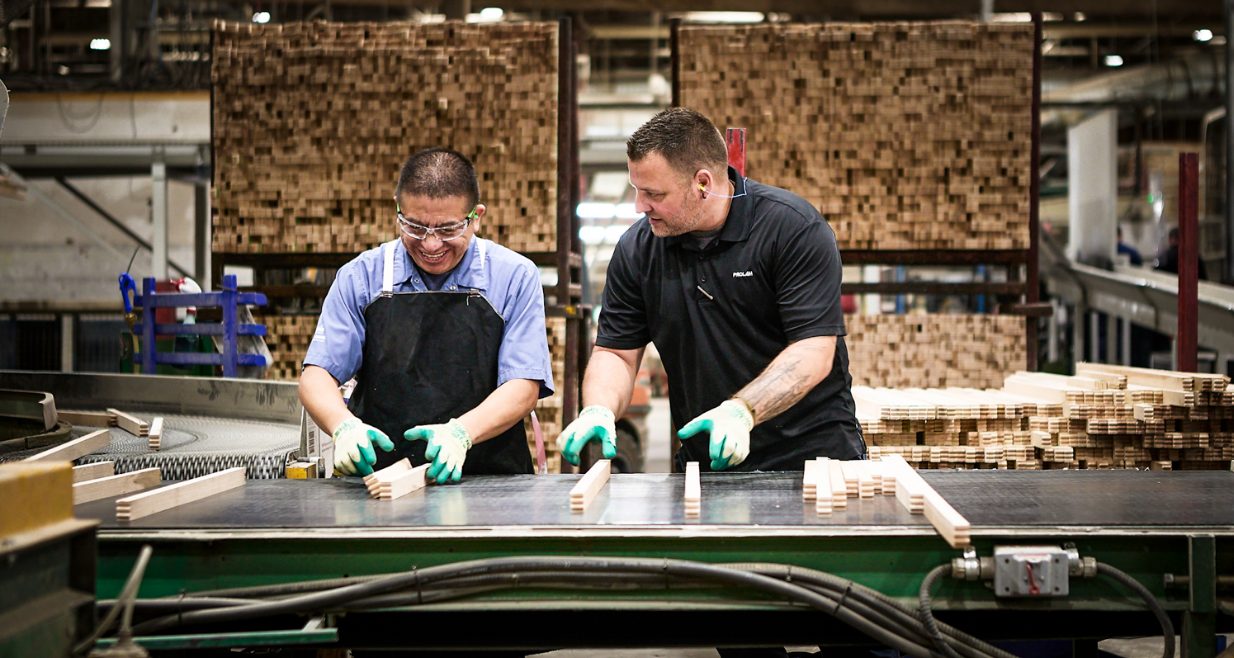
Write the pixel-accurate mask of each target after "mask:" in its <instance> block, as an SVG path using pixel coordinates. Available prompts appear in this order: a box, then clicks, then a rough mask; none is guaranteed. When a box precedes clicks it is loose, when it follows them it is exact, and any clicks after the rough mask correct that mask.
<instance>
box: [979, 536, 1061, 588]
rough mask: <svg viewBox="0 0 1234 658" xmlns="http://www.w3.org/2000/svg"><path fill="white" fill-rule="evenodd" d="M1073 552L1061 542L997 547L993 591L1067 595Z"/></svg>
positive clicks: (995, 549) (995, 550)
mask: <svg viewBox="0 0 1234 658" xmlns="http://www.w3.org/2000/svg"><path fill="white" fill-rule="evenodd" d="M1069 569H1070V556H1069V555H1068V553H1067V551H1065V550H1063V549H1062V548H1059V547H1058V546H997V547H995V548H994V595H995V596H1000V597H1002V596H1008V597H1010V596H1015V597H1037V596H1041V597H1046V596H1051V597H1052V596H1067V594H1068V592H1069V591H1070V589H1069V587H1068V582H1069V580H1068V578H1069V575H1068V572H1069Z"/></svg>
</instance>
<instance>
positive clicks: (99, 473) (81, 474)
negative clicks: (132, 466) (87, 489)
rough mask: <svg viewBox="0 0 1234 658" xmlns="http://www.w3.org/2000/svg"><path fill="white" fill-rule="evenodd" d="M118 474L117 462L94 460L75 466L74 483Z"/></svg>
mask: <svg viewBox="0 0 1234 658" xmlns="http://www.w3.org/2000/svg"><path fill="white" fill-rule="evenodd" d="M115 474H116V462H94V463H93V464H83V465H81V466H74V467H73V483H74V484H76V483H78V482H85V481H87V480H93V479H95V478H105V477H107V476H109V475H115Z"/></svg>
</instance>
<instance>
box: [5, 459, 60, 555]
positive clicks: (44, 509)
mask: <svg viewBox="0 0 1234 658" xmlns="http://www.w3.org/2000/svg"><path fill="white" fill-rule="evenodd" d="M72 482H73V475H72V470H71V469H70V468H69V465H68V463H66V462H46V463H28V462H24V461H22V462H15V463H6V464H0V501H2V502H0V505H3V507H4V511H3V513H0V537H4V538H5V539H6V540H11V539H13V537H14V535H17V534H19V533H25V532H30V531H34V530H38V529H40V528H44V527H46V526H49V525H53V524H56V523H61V522H63V521H66V520H69V519H71V518H73V492H72ZM7 550H9V549H8V548H6V551H7Z"/></svg>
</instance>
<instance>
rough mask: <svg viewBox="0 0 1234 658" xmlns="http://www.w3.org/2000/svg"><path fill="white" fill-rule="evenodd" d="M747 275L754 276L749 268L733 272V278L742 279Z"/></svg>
mask: <svg viewBox="0 0 1234 658" xmlns="http://www.w3.org/2000/svg"><path fill="white" fill-rule="evenodd" d="M748 276H754V272H752V271H751V270H746V271H744V272H733V278H734V279H744V278H746V277H748Z"/></svg>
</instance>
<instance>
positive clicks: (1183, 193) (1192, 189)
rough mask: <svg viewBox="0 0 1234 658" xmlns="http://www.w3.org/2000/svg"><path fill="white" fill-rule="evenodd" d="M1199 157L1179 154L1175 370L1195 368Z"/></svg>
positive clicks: (1197, 302) (1197, 310) (1198, 262)
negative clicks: (1176, 350) (1176, 352)
mask: <svg viewBox="0 0 1234 658" xmlns="http://www.w3.org/2000/svg"><path fill="white" fill-rule="evenodd" d="M1199 187H1200V159H1199V157H1198V156H1196V154H1195V153H1179V154H1178V333H1177V334H1175V344H1176V345H1177V346H1178V355H1177V357H1176V360H1175V362H1174V368H1175V369H1176V370H1185V371H1187V372H1195V369H1196V347H1197V346H1196V338H1197V331H1198V326H1197V322H1198V316H1199V299H1198V294H1199V288H1198V285H1197V281H1198V279H1199V267H1200V259H1199V256H1200V250H1199V240H1200V224H1199V218H1198V216H1197V210H1198V208H1199Z"/></svg>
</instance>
